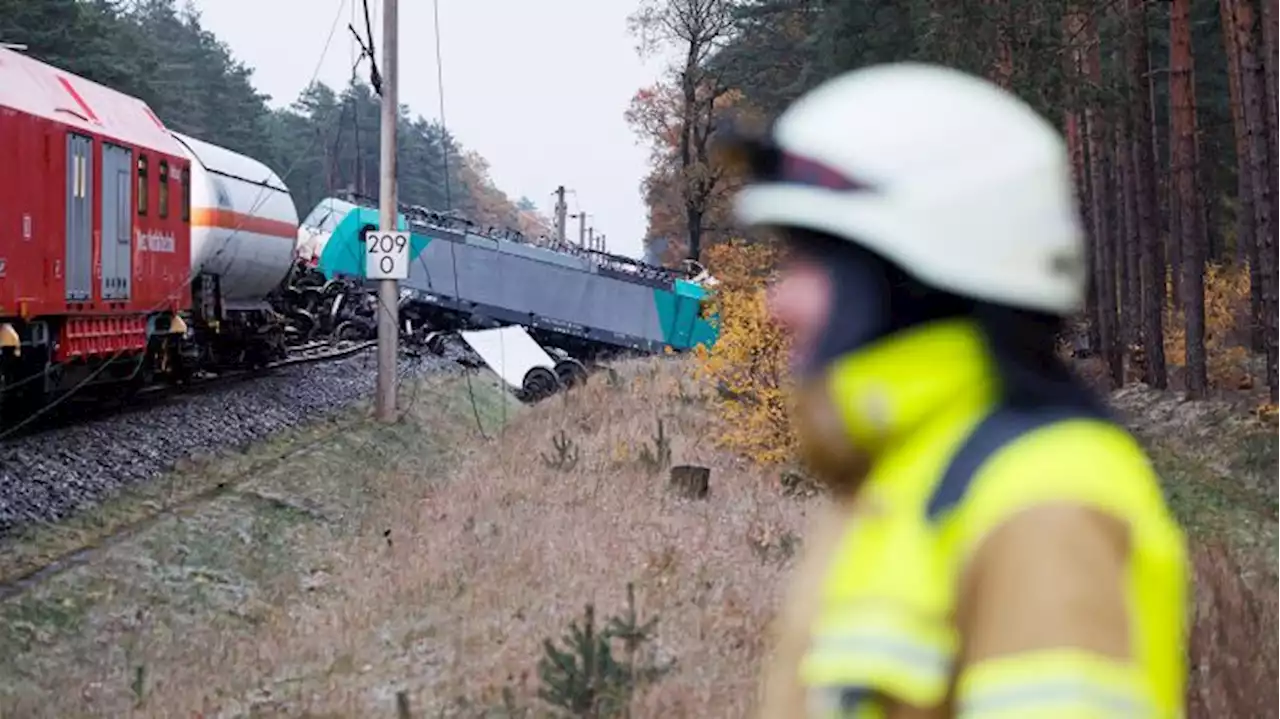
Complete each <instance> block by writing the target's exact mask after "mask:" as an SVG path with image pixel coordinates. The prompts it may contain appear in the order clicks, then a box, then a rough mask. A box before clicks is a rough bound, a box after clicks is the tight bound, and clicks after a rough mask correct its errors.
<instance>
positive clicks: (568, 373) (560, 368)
mask: <svg viewBox="0 0 1280 719" xmlns="http://www.w3.org/2000/svg"><path fill="white" fill-rule="evenodd" d="M556 376H557V377H559V378H560V384H562V385H564V388H565V389H572V388H573V387H577V386H578V385H579V384H581V383H583V382H585V381H586V379H587V367H586V365H584V364H582V363H581V362H579V361H578V360H576V359H574V358H572V357H566V358H565V359H562V360H560V361H559V362H557V363H556Z"/></svg>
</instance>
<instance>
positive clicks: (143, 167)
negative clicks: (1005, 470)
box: [138, 155, 147, 215]
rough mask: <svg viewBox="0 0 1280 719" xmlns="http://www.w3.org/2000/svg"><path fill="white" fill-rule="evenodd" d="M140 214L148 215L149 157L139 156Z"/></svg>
mask: <svg viewBox="0 0 1280 719" xmlns="http://www.w3.org/2000/svg"><path fill="white" fill-rule="evenodd" d="M138 214H139V215H146V214H147V156H146V155H138Z"/></svg>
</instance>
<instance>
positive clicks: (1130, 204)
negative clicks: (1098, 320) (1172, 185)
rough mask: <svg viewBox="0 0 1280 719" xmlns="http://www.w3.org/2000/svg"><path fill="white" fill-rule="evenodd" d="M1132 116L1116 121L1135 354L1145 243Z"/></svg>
mask: <svg viewBox="0 0 1280 719" xmlns="http://www.w3.org/2000/svg"><path fill="white" fill-rule="evenodd" d="M1129 123H1130V119H1129V117H1128V116H1125V117H1122V118H1119V119H1118V120H1117V121H1116V147H1115V158H1116V188H1117V192H1116V194H1117V195H1118V196H1119V197H1120V203H1121V204H1120V207H1121V211H1120V222H1119V223H1117V224H1118V225H1119V226H1120V228H1121V234H1120V239H1119V241H1118V242H1117V243H1116V244H1117V246H1118V247H1119V250H1120V256H1121V257H1122V258H1123V259H1122V264H1121V266H1122V267H1123V268H1124V272H1123V275H1122V280H1121V282H1120V287H1121V296H1122V297H1123V298H1124V302H1123V304H1122V305H1121V308H1120V317H1121V326H1122V329H1123V332H1122V333H1121V336H1122V337H1124V342H1125V352H1126V353H1128V354H1129V355H1131V356H1132V354H1133V353H1134V352H1135V350H1137V348H1138V347H1139V346H1140V342H1141V339H1142V273H1141V270H1140V269H1139V266H1140V264H1141V260H1142V254H1141V250H1142V245H1141V240H1140V239H1139V237H1140V235H1139V234H1138V196H1137V190H1136V188H1135V186H1134V177H1133V142H1132V141H1131V140H1130V139H1129V132H1130V130H1129Z"/></svg>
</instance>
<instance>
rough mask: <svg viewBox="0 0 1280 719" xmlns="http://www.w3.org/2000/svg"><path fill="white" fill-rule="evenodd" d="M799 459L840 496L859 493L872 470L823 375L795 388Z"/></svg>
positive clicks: (795, 416) (794, 410) (793, 413)
mask: <svg viewBox="0 0 1280 719" xmlns="http://www.w3.org/2000/svg"><path fill="white" fill-rule="evenodd" d="M792 417H793V419H794V422H795V428H796V439H797V442H798V444H799V450H800V458H801V460H802V461H803V462H804V463H805V465H806V467H807V468H808V469H809V471H810V472H812V473H813V474H814V478H815V479H817V480H818V481H820V482H821V483H822V484H824V485H826V486H827V487H828V488H829V489H830V490H831V491H832V493H833V494H835V495H836V496H837V497H844V496H849V495H852V494H854V493H855V492H857V490H858V488H859V487H861V486H862V483H863V480H865V479H866V476H867V471H868V470H869V469H870V467H871V457H870V455H869V454H868V453H867V452H865V451H863V450H861V449H859V448H858V447H857V445H856V444H855V443H854V441H853V438H852V437H850V435H849V432H848V430H847V429H846V427H845V423H844V420H843V419H842V418H841V417H840V412H839V410H838V409H837V408H836V406H835V404H834V403H833V401H832V398H831V393H830V389H829V388H828V385H827V382H826V378H825V376H823V375H822V374H819V375H818V376H815V377H812V378H806V379H805V380H802V381H801V383H800V384H799V385H798V387H797V388H796V394H795V399H794V402H793V408H792Z"/></svg>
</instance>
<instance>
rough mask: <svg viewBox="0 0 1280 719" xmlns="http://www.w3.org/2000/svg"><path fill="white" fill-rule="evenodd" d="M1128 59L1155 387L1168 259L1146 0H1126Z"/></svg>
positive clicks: (1145, 337)
mask: <svg viewBox="0 0 1280 719" xmlns="http://www.w3.org/2000/svg"><path fill="white" fill-rule="evenodd" d="M1128 2H1129V7H1128V10H1129V17H1128V28H1127V29H1128V45H1127V48H1126V53H1125V54H1126V56H1127V57H1126V59H1127V63H1126V64H1127V66H1128V70H1129V72H1128V75H1129V84H1130V87H1131V88H1132V90H1133V96H1132V98H1131V101H1130V102H1129V124H1130V127H1131V129H1132V135H1133V137H1132V141H1133V150H1132V153H1133V189H1134V200H1135V205H1136V210H1137V231H1138V238H1137V239H1138V245H1139V251H1140V253H1141V261H1140V263H1139V268H1138V269H1139V273H1138V274H1139V277H1140V279H1141V283H1142V343H1143V344H1142V350H1143V351H1142V354H1143V359H1144V360H1145V362H1144V367H1145V369H1146V374H1145V376H1144V378H1143V379H1144V380H1145V381H1146V383H1147V384H1148V385H1150V386H1151V387H1154V388H1156V389H1164V388H1165V387H1167V386H1168V384H1169V378H1168V373H1167V371H1166V368H1165V359H1164V305H1165V291H1166V290H1165V261H1164V245H1163V243H1162V242H1161V239H1160V213H1159V204H1158V202H1157V198H1156V155H1155V123H1154V121H1153V120H1152V109H1153V108H1152V103H1151V93H1152V85H1153V83H1152V81H1151V72H1150V69H1151V58H1150V56H1149V55H1148V50H1147V19H1146V4H1145V1H1144V0H1128Z"/></svg>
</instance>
